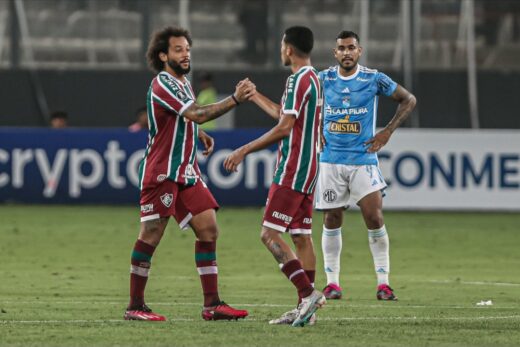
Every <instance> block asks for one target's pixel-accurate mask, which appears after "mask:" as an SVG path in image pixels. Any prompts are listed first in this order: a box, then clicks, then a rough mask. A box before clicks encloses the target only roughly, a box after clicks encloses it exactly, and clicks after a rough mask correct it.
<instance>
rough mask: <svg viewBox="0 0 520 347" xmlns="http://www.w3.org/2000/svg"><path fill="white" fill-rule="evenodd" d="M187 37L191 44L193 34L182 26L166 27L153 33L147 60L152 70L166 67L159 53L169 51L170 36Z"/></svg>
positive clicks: (158, 70)
mask: <svg viewBox="0 0 520 347" xmlns="http://www.w3.org/2000/svg"><path fill="white" fill-rule="evenodd" d="M172 36H174V37H185V38H186V40H188V43H189V44H190V46H191V43H192V41H191V36H190V33H189V31H188V30H186V29H183V28H180V27H166V28H164V29H161V30H158V31H156V32H154V33H153V34H152V39H151V40H150V44H149V45H148V50H147V51H146V61H147V62H148V66H149V67H150V69H152V71H154V72H155V73H158V72H160V71H162V70H163V69H164V63H163V62H162V60H161V59H160V58H159V53H161V52H163V53H166V54H167V53H168V46H169V44H170V43H169V41H170V37H172Z"/></svg>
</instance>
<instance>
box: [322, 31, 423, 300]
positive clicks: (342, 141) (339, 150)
mask: <svg viewBox="0 0 520 347" xmlns="http://www.w3.org/2000/svg"><path fill="white" fill-rule="evenodd" d="M361 53H362V48H361V46H360V45H359V37H358V36H357V34H355V33H353V32H351V31H342V32H340V33H339V35H338V36H337V38H336V47H335V49H334V56H335V58H336V60H337V61H338V65H336V66H333V67H331V68H329V69H327V70H324V71H321V72H320V79H321V81H322V83H323V90H324V95H325V100H324V113H323V128H322V129H323V135H324V137H323V138H322V139H323V151H322V153H321V155H320V175H319V178H318V184H317V188H316V208H317V209H319V210H323V211H324V212H325V213H324V222H323V224H324V225H323V234H322V243H321V244H322V249H323V258H324V265H325V273H326V275H327V286H326V287H325V289H324V290H323V292H324V294H325V296H326V297H327V299H339V298H341V296H342V289H341V287H340V285H339V269H340V255H341V247H342V239H341V225H342V223H343V211H344V210H345V208H347V207H348V200H349V199H352V200H353V201H354V202H355V203H356V204H357V205H358V206H359V207H360V209H361V214H362V215H363V218H364V220H365V224H366V226H367V228H368V240H369V245H370V250H371V252H372V257H373V260H374V266H375V272H376V275H377V284H378V286H377V294H376V297H377V299H379V300H397V297H396V296H395V294H394V291H393V290H392V288H391V287H390V283H389V281H388V274H389V272H390V255H389V254H390V253H389V240H388V234H387V232H386V227H385V224H384V221H383V211H382V205H383V199H382V198H383V194H382V191H383V190H384V189H385V188H386V183H385V181H384V179H383V176H382V175H381V171H380V170H379V162H378V159H377V152H378V151H379V150H380V149H381V148H382V147H383V146H384V145H386V143H387V142H388V140H389V139H390V136H391V135H392V133H393V132H394V131H395V129H396V128H397V127H398V126H399V125H400V124H401V123H402V122H403V120H405V119H406V118H407V117H408V115H409V114H410V112H412V110H413V108H414V107H415V102H416V101H415V97H414V96H413V95H412V94H411V93H410V92H408V91H407V90H406V89H405V88H403V87H402V86H400V85H398V84H397V83H395V82H394V81H392V80H391V79H390V78H389V77H388V76H387V75H385V74H383V73H381V72H378V71H377V70H373V69H368V68H366V67H364V66H361V65H359V64H358V60H359V58H360V57H361ZM379 95H385V96H388V97H391V98H392V99H393V100H394V101H396V102H398V103H399V106H398V107H397V111H396V113H395V116H394V117H393V118H392V120H391V121H390V122H389V123H388V124H387V125H386V127H384V128H383V129H382V130H381V131H379V132H377V133H376V132H375V127H376V116H377V102H378V96H379Z"/></svg>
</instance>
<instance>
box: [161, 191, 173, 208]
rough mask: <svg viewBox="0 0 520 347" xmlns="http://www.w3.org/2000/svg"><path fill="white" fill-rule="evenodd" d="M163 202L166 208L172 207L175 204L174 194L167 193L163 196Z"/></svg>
mask: <svg viewBox="0 0 520 347" xmlns="http://www.w3.org/2000/svg"><path fill="white" fill-rule="evenodd" d="M161 202H162V203H163V205H164V206H166V207H170V206H171V205H172V202H173V194H169V193H165V194H164V195H161Z"/></svg>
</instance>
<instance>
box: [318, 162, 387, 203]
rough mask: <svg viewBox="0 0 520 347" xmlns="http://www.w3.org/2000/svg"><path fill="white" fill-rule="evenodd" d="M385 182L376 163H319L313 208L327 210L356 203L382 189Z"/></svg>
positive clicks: (384, 186)
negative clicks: (351, 202) (350, 202)
mask: <svg viewBox="0 0 520 347" xmlns="http://www.w3.org/2000/svg"><path fill="white" fill-rule="evenodd" d="M385 188H386V182H385V180H384V178H383V175H382V174H381V170H379V167H378V166H377V165H343V164H330V163H320V173H319V176H318V183H317V184H316V193H315V208H316V209H317V210H329V209H333V208H338V207H343V208H347V207H348V206H349V200H351V201H353V202H354V203H356V204H357V203H358V202H359V200H361V199H362V198H364V197H365V196H367V195H368V194H370V193H373V192H376V191H378V190H381V191H382V190H384V189H385Z"/></svg>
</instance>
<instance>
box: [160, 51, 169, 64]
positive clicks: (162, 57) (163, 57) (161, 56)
mask: <svg viewBox="0 0 520 347" xmlns="http://www.w3.org/2000/svg"><path fill="white" fill-rule="evenodd" d="M159 59H161V61H162V62H163V63H166V62H167V61H168V56H167V55H166V53H164V52H160V53H159Z"/></svg>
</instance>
